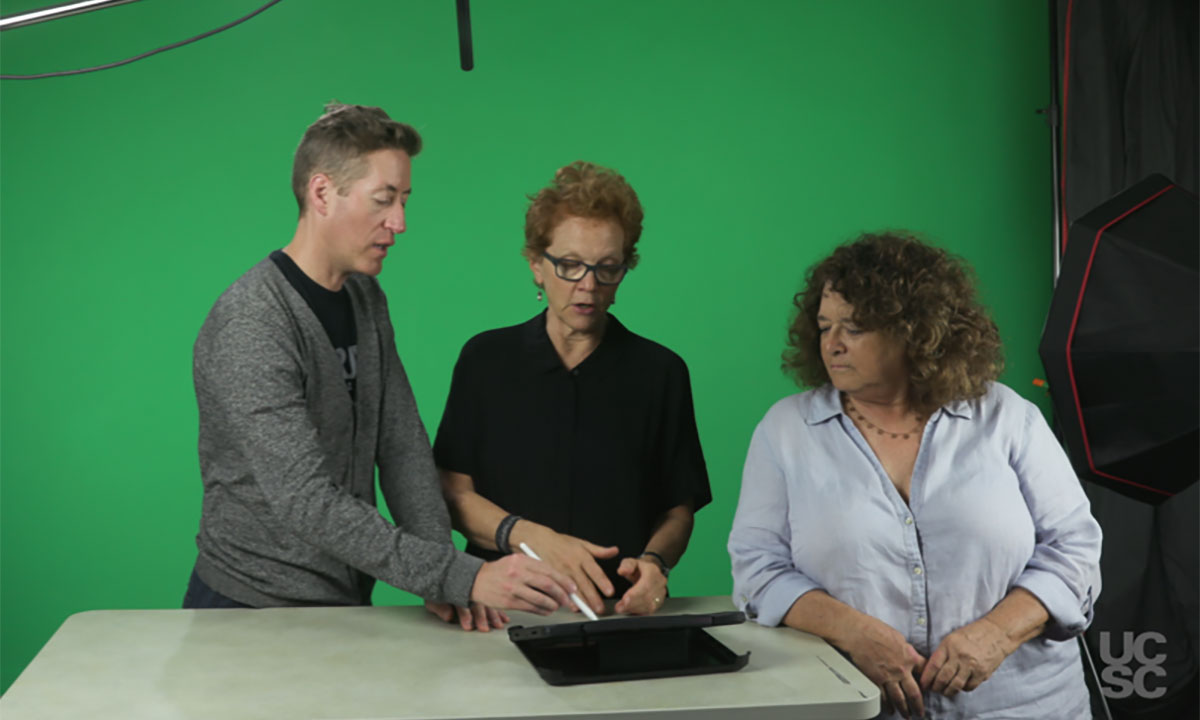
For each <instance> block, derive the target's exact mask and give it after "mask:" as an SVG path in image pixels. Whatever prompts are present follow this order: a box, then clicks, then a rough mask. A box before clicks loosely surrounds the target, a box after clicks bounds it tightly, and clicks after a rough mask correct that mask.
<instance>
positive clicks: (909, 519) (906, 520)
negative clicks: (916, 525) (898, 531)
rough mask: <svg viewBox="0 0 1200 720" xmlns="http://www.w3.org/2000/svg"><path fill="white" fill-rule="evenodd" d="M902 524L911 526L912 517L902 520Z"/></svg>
mask: <svg viewBox="0 0 1200 720" xmlns="http://www.w3.org/2000/svg"><path fill="white" fill-rule="evenodd" d="M904 524H905V525H912V516H911V515H910V516H909V517H906V518H904Z"/></svg>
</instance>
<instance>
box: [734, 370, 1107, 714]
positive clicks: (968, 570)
mask: <svg viewBox="0 0 1200 720" xmlns="http://www.w3.org/2000/svg"><path fill="white" fill-rule="evenodd" d="M909 498H910V500H909V502H908V504H905V502H904V499H903V498H902V497H901V496H900V493H899V492H898V491H897V490H896V487H895V485H894V484H893V483H892V481H891V480H890V479H889V478H888V476H887V473H886V472H885V471H884V469H883V466H882V465H880V463H879V460H878V459H877V458H876V457H875V453H874V452H873V451H872V450H871V448H870V446H869V445H867V442H866V440H865V439H864V438H863V436H862V434H861V433H860V432H859V431H858V428H856V427H855V425H854V423H853V422H852V421H851V420H850V418H849V417H847V416H846V415H845V414H844V413H843V411H842V406H841V402H840V400H839V397H838V393H837V390H835V389H834V388H833V387H832V386H830V385H826V386H824V387H821V388H819V389H817V390H812V391H809V392H805V393H800V394H798V395H792V396H789V397H786V398H784V399H783V400H780V401H779V402H777V403H776V404H775V405H774V406H773V407H772V408H771V409H770V410H769V411H768V412H767V414H766V417H764V418H763V420H762V422H761V423H759V425H758V427H757V428H756V429H755V431H754V437H753V439H752V440H751V442H750V451H749V453H748V455H747V457H746V466H745V470H744V472H743V475H742V490H741V497H740V499H739V501H738V508H737V515H736V516H735V518H734V522H733V530H732V532H730V535H729V554H730V557H731V559H732V562H733V593H734V596H733V597H734V602H735V603H736V604H737V606H738V607H739V608H741V609H742V610H744V611H745V612H746V613H747V614H749V615H751V616H753V617H755V619H756V620H757V621H758V622H759V623H761V624H763V625H768V626H775V625H778V624H780V622H782V620H783V618H784V616H785V615H786V614H787V612H788V610H789V609H790V608H791V606H792V604H793V603H795V601H796V600H797V599H798V598H799V597H800V596H801V595H803V594H804V593H806V592H808V591H810V590H815V589H822V590H824V591H825V592H827V593H829V594H830V595H831V596H833V597H834V598H836V599H837V600H840V601H841V602H843V603H846V604H847V605H850V606H851V607H854V608H856V609H858V610H860V611H862V612H864V613H866V614H868V615H871V616H873V617H875V618H878V619H879V620H882V621H883V622H885V623H887V624H888V625H890V626H892V627H893V628H895V629H896V630H898V631H900V633H901V634H903V635H904V636H905V637H906V638H907V639H908V642H909V643H911V644H912V646H913V647H914V648H916V650H917V652H919V653H921V655H922V656H924V657H925V658H928V657H929V656H930V655H931V654H932V653H933V651H934V650H936V649H937V647H938V645H939V644H940V643H941V642H942V639H943V638H945V637H946V635H948V634H949V633H950V632H952V631H953V630H956V629H957V628H960V627H962V626H963V625H966V624H968V623H971V622H973V621H975V620H978V619H979V618H980V617H982V616H983V615H985V614H987V613H988V612H989V611H990V610H991V609H992V608H993V607H995V605H996V604H997V603H999V602H1000V600H1002V599H1003V598H1004V596H1005V595H1007V594H1008V592H1009V591H1010V590H1012V589H1013V588H1014V587H1022V588H1025V589H1026V590H1028V591H1029V592H1031V593H1033V594H1034V595H1035V596H1037V598H1038V599H1039V600H1040V601H1041V602H1042V604H1043V605H1045V606H1046V609H1047V610H1048V611H1049V614H1050V622H1049V624H1048V625H1047V627H1046V630H1045V632H1044V633H1043V634H1042V635H1041V636H1040V637H1037V638H1034V639H1033V640H1030V641H1029V642H1026V643H1025V644H1023V645H1022V646H1021V647H1020V648H1018V649H1017V650H1016V652H1014V653H1013V654H1012V655H1010V656H1009V657H1008V658H1006V659H1005V660H1004V662H1003V663H1002V664H1001V665H1000V667H999V668H997V670H996V672H995V673H993V675H992V676H991V677H990V678H989V679H988V680H986V681H985V682H984V683H983V684H982V685H980V686H979V687H978V688H977V689H976V690H974V691H972V692H969V693H960V694H959V695H958V696H957V697H955V698H954V699H948V698H946V697H944V696H942V695H940V694H937V693H926V694H925V707H926V711H927V713H928V715H929V716H930V717H933V718H939V720H940V719H941V718H1039V719H1040V718H1055V719H1056V720H1058V719H1060V718H1061V719H1063V720H1069V719H1071V718H1090V717H1091V715H1090V712H1089V710H1088V695H1087V688H1086V686H1085V685H1084V680H1083V667H1082V664H1081V662H1080V655H1079V647H1078V645H1077V644H1076V643H1075V642H1074V640H1073V637H1074V636H1075V635H1078V634H1079V633H1081V632H1083V629H1084V628H1085V627H1086V626H1087V624H1088V623H1089V622H1091V618H1092V603H1093V602H1094V601H1095V599H1096V597H1097V595H1098V594H1099V593H1100V526H1099V525H1098V524H1097V523H1096V521H1095V519H1093V518H1092V515H1091V512H1090V510H1089V505H1088V501H1087V498H1086V497H1085V496H1084V494H1083V490H1082V488H1081V487H1080V485H1079V481H1078V479H1076V476H1075V472H1074V471H1073V469H1072V468H1071V465H1070V462H1069V461H1068V460H1067V457H1066V455H1065V454H1064V453H1063V450H1062V448H1061V447H1060V446H1059V444H1058V442H1057V441H1056V440H1055V438H1054V435H1053V434H1052V433H1051V432H1050V428H1049V427H1048V426H1047V425H1046V421H1045V420H1044V419H1043V418H1042V415H1041V412H1040V411H1039V410H1038V409H1037V407H1036V406H1034V405H1033V404H1032V403H1030V402H1028V401H1026V400H1025V399H1023V398H1021V397H1020V396H1019V395H1017V394H1016V393H1015V392H1013V391H1012V390H1011V389H1009V388H1008V387H1005V386H1004V385H1001V384H999V383H993V384H992V386H991V388H990V389H989V391H988V393H987V395H985V396H984V397H983V398H981V399H978V400H974V401H970V402H955V403H951V404H949V405H947V406H945V407H942V408H941V409H939V410H938V411H936V412H935V413H933V415H932V416H931V417H930V418H929V420H928V422H927V423H926V425H925V430H924V435H923V436H922V438H921V448H920V451H919V452H918V454H917V460H916V464H915V465H914V467H913V473H912V485H911V488H910V491H909Z"/></svg>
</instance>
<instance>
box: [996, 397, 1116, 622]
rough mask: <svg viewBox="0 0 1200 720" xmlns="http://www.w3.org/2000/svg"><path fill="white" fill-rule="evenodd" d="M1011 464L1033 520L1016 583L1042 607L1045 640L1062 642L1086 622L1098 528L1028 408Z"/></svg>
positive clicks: (1094, 586)
mask: <svg viewBox="0 0 1200 720" xmlns="http://www.w3.org/2000/svg"><path fill="white" fill-rule="evenodd" d="M1012 465H1013V469H1014V470H1015V471H1016V474H1017V478H1018V480H1019V482H1020V485H1021V493H1022V495H1024V497H1025V502H1026V504H1027V505H1028V507H1029V514H1030V516H1031V517H1032V518H1033V524H1034V531H1035V538H1034V541H1035V543H1036V544H1035V547H1034V550H1033V556H1032V557H1031V558H1030V560H1029V562H1028V564H1027V565H1026V566H1025V570H1024V571H1023V572H1022V573H1021V574H1020V576H1019V577H1018V578H1017V581H1016V585H1017V586H1018V587H1022V588H1025V589H1026V590H1028V591H1029V592H1031V593H1033V594H1034V595H1035V596H1036V597H1037V598H1038V600H1040V601H1041V603H1042V605H1044V606H1045V607H1046V610H1047V612H1048V613H1049V614H1050V622H1049V623H1048V624H1047V625H1046V630H1045V635H1046V637H1048V638H1050V639H1053V640H1066V639H1069V638H1072V637H1074V636H1076V635H1078V634H1080V633H1082V632H1083V631H1084V629H1086V628H1087V626H1088V625H1089V624H1090V623H1091V621H1092V606H1093V604H1094V603H1095V601H1096V598H1097V597H1098V596H1099V595H1100V540H1101V535H1100V524H1099V523H1097V522H1096V519H1095V518H1093V517H1092V513H1091V506H1090V504H1089V503H1088V499H1087V496H1086V495H1085V494H1084V492H1083V488H1082V487H1081V486H1080V484H1079V479H1078V478H1077V477H1076V475H1075V471H1074V469H1073V468H1072V467H1071V463H1070V461H1069V460H1068V459H1067V456H1066V454H1065V453H1064V452H1063V449H1062V447H1061V446H1060V445H1059V444H1058V441H1057V440H1056V439H1055V437H1054V434H1053V433H1052V432H1051V431H1050V428H1049V426H1048V425H1046V421H1045V419H1044V418H1043V417H1042V414H1041V412H1040V411H1039V410H1038V409H1037V408H1036V407H1035V406H1034V405H1033V404H1028V406H1027V408H1026V416H1025V436H1024V442H1023V443H1020V444H1018V445H1016V446H1015V448H1014V456H1013V460H1012Z"/></svg>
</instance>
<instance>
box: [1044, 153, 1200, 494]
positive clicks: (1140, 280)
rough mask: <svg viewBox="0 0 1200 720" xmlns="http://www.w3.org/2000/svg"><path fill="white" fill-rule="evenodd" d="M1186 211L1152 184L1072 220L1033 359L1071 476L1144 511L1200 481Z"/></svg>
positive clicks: (1198, 332) (1193, 208) (1182, 199)
mask: <svg viewBox="0 0 1200 720" xmlns="http://www.w3.org/2000/svg"><path fill="white" fill-rule="evenodd" d="M1198 212H1200V205H1198V204H1197V200H1196V196H1195V195H1193V194H1191V193H1190V192H1188V191H1186V190H1184V189H1182V188H1179V187H1177V186H1175V185H1174V184H1173V183H1172V182H1171V181H1169V180H1167V179H1166V178H1165V177H1163V176H1161V175H1152V176H1150V177H1149V178H1147V179H1146V180H1143V181H1142V182H1140V183H1138V184H1137V185H1134V186H1133V187H1131V188H1129V189H1128V190H1126V191H1124V192H1122V193H1120V194H1119V195H1117V196H1116V197H1114V198H1112V199H1111V200H1109V201H1108V202H1106V203H1104V204H1102V205H1100V206H1099V207H1097V208H1096V209H1095V210H1093V211H1091V212H1089V213H1087V214H1086V215H1084V216H1083V217H1081V218H1080V219H1079V220H1077V221H1076V222H1075V223H1074V224H1073V225H1072V226H1071V229H1070V234H1069V239H1068V242H1067V247H1066V252H1065V254H1064V256H1063V260H1062V270H1061V274H1060V275H1059V278H1058V285H1057V286H1056V288H1055V291H1054V297H1053V299H1052V301H1051V304H1050V311H1049V314H1048V316H1047V319H1046V328H1045V331H1044V332H1043V334H1042V342H1041V346H1040V348H1039V352H1040V354H1041V357H1042V363H1043V365H1044V366H1045V368H1046V374H1047V377H1048V379H1049V381H1050V394H1051V397H1052V398H1053V400H1054V407H1055V411H1056V413H1057V416H1058V418H1059V421H1060V425H1061V428H1062V432H1063V436H1064V439H1065V441H1066V445H1067V450H1068V454H1069V455H1070V457H1071V462H1072V464H1073V465H1074V466H1075V470H1076V472H1078V473H1079V475H1080V477H1083V478H1085V479H1089V480H1092V481H1094V482H1097V483H1100V484H1102V485H1105V486H1108V487H1110V488H1112V489H1114V490H1117V491H1118V492H1121V493H1122V494H1124V495H1128V496H1130V497H1134V498H1136V499H1139V500H1143V501H1146V502H1151V503H1158V502H1161V501H1162V500H1165V499H1166V498H1168V497H1170V496H1172V495H1174V494H1175V493H1177V492H1179V491H1180V490H1182V489H1184V488H1186V487H1187V486H1188V485H1190V484H1192V483H1194V482H1196V479H1197V475H1198V474H1200V455H1198V452H1200V432H1198V425H1200V356H1198V355H1197V347H1198V345H1200V282H1198V273H1197V265H1198V259H1200V220H1198Z"/></svg>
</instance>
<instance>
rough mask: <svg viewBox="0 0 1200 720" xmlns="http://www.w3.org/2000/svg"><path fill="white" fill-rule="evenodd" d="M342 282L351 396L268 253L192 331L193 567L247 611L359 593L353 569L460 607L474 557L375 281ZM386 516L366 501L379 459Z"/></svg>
mask: <svg viewBox="0 0 1200 720" xmlns="http://www.w3.org/2000/svg"><path fill="white" fill-rule="evenodd" d="M345 287H346V288H348V290H349V293H350V298H351V300H352V302H353V306H354V318H355V322H356V324H357V331H358V370H357V385H356V393H355V395H356V397H357V402H355V401H352V400H351V398H350V395H349V393H347V392H346V384H345V380H344V377H343V368H342V363H341V361H340V360H339V359H338V356H337V354H336V352H335V351H334V348H333V346H332V344H331V343H330V341H329V337H328V335H327V334H326V333H325V329H324V328H323V327H322V326H321V323H320V321H319V320H318V319H317V317H316V316H315V315H314V314H313V312H312V311H311V310H310V309H309V307H308V304H307V303H306V302H305V301H304V299H303V298H302V297H301V296H300V294H299V293H297V292H296V290H295V289H294V288H293V287H292V286H291V284H290V283H289V282H288V281H287V279H286V278H285V277H284V275H283V273H281V272H280V271H279V269H278V268H277V267H276V266H275V263H274V262H272V261H271V260H270V259H269V258H267V259H264V260H263V261H262V262H260V263H258V264H257V265H255V266H254V267H252V268H251V269H250V270H249V271H247V272H246V274H245V275H243V276H242V277H241V278H239V279H238V280H237V281H236V282H235V283H234V284H233V285H232V286H230V287H229V289H228V290H226V291H225V292H224V293H223V294H222V295H221V297H220V298H219V299H218V300H217V302H216V304H215V305H214V306H213V308H212V310H211V311H210V312H209V314H208V318H207V319H206V320H205V321H204V325H203V327H201V329H200V335H199V337H198V338H197V339H196V345H195V355H194V363H193V373H194V379H195V385H196V402H197V404H198V405H199V410H200V443H199V445H200V474H201V477H202V479H203V481H204V501H203V508H202V511H201V517H200V532H199V534H198V535H197V537H196V545H197V547H198V549H199V558H198V560H197V563H196V569H197V572H198V573H199V575H200V577H201V579H203V580H204V581H205V582H206V583H207V584H208V585H209V586H210V587H212V588H213V589H214V590H216V591H217V592H219V593H221V594H223V595H226V596H228V597H230V598H233V599H234V600H238V601H240V602H243V603H246V604H249V605H254V606H258V607H266V606H286V605H314V604H316V605H342V604H356V603H359V602H360V601H361V600H360V594H361V593H360V586H359V582H360V576H359V575H358V573H357V572H356V571H355V569H357V570H359V571H362V572H364V573H367V574H368V575H371V576H373V577H375V578H378V579H380V580H383V581H384V582H387V583H389V584H391V585H394V586H396V587H399V588H402V589H404V590H407V591H409V592H411V593H414V594H416V595H419V596H421V597H423V598H426V599H428V600H434V601H442V602H452V603H454V604H456V605H461V606H465V605H467V603H468V600H469V596H470V592H471V586H472V584H473V583H474V579H475V574H476V572H478V570H479V567H480V565H481V561H480V560H479V559H477V558H474V557H470V556H468V555H465V554H463V553H461V552H459V551H457V550H456V549H455V548H454V546H453V545H452V544H451V541H450V522H449V514H448V512H447V510H446V505H445V502H444V500H443V499H442V494H441V488H440V483H439V481H438V477H437V470H436V468H435V467H434V463H433V455H432V453H431V451H430V447H429V438H428V436H427V435H426V433H425V427H424V425H422V423H421V419H420V417H419V416H418V415H417V406H416V402H415V400H414V398H413V393H412V388H411V387H410V386H409V383H408V377H407V376H406V375H405V372H404V367H403V366H402V365H401V364H400V357H399V356H398V355H397V353H396V344H395V338H394V336H393V331H392V324H391V320H390V319H389V317H388V310H387V301H386V298H385V297H384V294H383V291H382V289H380V287H379V283H378V282H377V281H376V280H375V279H374V278H371V277H367V276H365V275H353V276H351V277H350V278H349V279H348V280H347V281H346V285H345ZM376 465H378V468H379V487H380V490H381V492H382V494H383V497H384V500H385V502H386V503H387V507H388V510H389V511H390V512H391V515H392V518H393V520H394V521H395V523H396V524H395V525H393V524H392V523H389V522H388V521H387V520H386V519H385V518H384V517H383V516H382V515H380V513H379V511H378V510H377V509H376V507H375V482H374V479H375V468H376Z"/></svg>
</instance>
